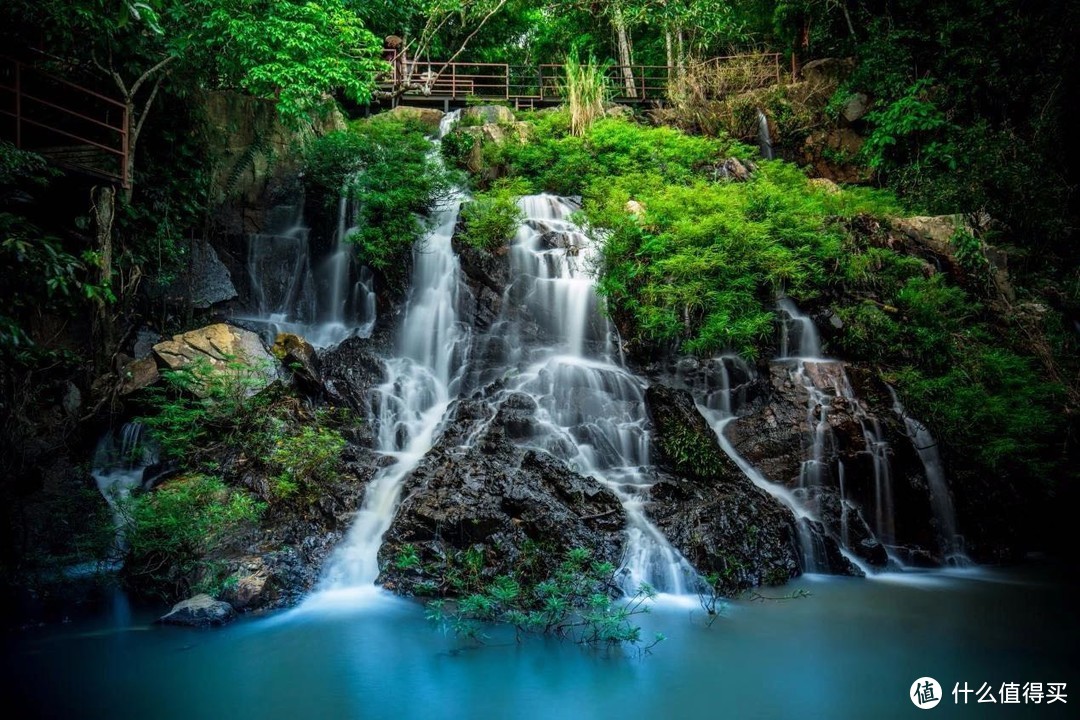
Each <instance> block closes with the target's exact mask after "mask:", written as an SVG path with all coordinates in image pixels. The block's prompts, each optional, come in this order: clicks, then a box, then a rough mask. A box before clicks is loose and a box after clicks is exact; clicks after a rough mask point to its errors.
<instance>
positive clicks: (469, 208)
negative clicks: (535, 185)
mask: <svg viewBox="0 0 1080 720" xmlns="http://www.w3.org/2000/svg"><path fill="white" fill-rule="evenodd" d="M525 190H526V188H525V184H524V183H522V182H520V181H516V182H515V181H505V180H499V181H496V182H495V184H494V185H493V186H492V188H491V189H490V190H487V191H484V192H478V193H476V194H475V195H473V198H472V200H471V201H470V202H469V203H468V204H466V205H465V206H464V207H463V208H462V209H461V217H462V220H463V221H464V223H465V230H464V232H463V234H462V238H463V239H464V240H465V242H467V243H468V244H470V245H472V246H473V247H477V248H481V249H484V250H494V249H496V248H498V247H501V246H503V245H505V244H506V243H507V241H509V240H510V239H511V238H513V236H514V232H515V231H516V230H517V228H518V225H520V224H521V222H522V220H524V219H525V213H524V211H522V209H521V207H520V206H518V203H517V200H518V197H520V196H521V195H523V194H525Z"/></svg>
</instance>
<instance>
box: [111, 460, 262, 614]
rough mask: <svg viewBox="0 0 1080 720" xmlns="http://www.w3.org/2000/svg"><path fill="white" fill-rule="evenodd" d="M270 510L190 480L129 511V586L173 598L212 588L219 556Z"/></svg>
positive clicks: (237, 493)
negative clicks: (132, 584) (131, 583)
mask: <svg viewBox="0 0 1080 720" xmlns="http://www.w3.org/2000/svg"><path fill="white" fill-rule="evenodd" d="M264 508H265V506H264V505H263V504H262V503H260V502H258V501H256V500H255V498H254V497H252V496H251V495H250V494H248V493H246V492H244V491H241V490H235V489H230V488H228V487H226V486H225V484H224V483H223V482H222V481H221V479H220V478H216V477H211V476H207V475H189V476H184V477H180V478H177V479H175V480H171V481H169V482H167V483H165V484H164V485H162V486H161V487H159V488H157V489H156V490H154V491H153V492H150V493H145V494H142V495H136V496H134V497H133V498H131V499H130V500H129V501H128V503H127V504H126V506H125V507H124V513H125V515H126V518H127V523H126V531H125V538H126V540H127V542H128V546H129V553H128V561H127V563H126V564H125V566H124V573H125V575H126V577H127V578H128V580H129V581H133V582H137V583H138V584H139V585H140V586H143V587H151V588H154V589H156V590H158V591H160V592H162V593H163V594H166V595H169V596H176V595H182V594H185V593H189V592H191V591H192V590H193V589H195V588H196V586H202V585H206V584H213V583H214V582H216V578H214V577H212V575H213V571H214V564H213V561H212V557H213V555H214V553H215V552H216V551H218V550H220V549H222V548H224V547H225V546H227V545H228V544H229V543H230V542H231V541H233V540H234V539H236V538H237V537H238V536H239V535H240V534H241V533H242V532H243V531H244V530H245V529H248V528H250V527H251V526H252V525H253V524H254V523H255V522H256V521H257V520H258V519H259V516H260V515H261V514H262V512H263V510H264Z"/></svg>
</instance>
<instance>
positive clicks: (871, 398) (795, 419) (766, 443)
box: [725, 361, 937, 566]
mask: <svg viewBox="0 0 1080 720" xmlns="http://www.w3.org/2000/svg"><path fill="white" fill-rule="evenodd" d="M794 367H795V366H794V364H793V363H790V362H783V361H778V362H772V363H769V365H768V367H767V368H766V372H767V375H766V377H767V379H768V385H767V387H766V388H765V389H764V393H763V395H762V396H761V397H760V399H759V400H758V402H757V404H756V407H755V408H754V411H753V412H750V413H747V414H745V415H742V416H741V417H739V418H738V419H737V420H735V421H734V422H732V423H731V424H729V425H728V426H727V427H726V428H725V433H726V436H727V438H728V439H729V440H730V441H731V443H732V445H733V446H734V448H735V450H736V452H738V453H739V454H740V455H741V456H742V457H743V458H745V459H746V460H747V461H748V462H750V463H751V464H752V465H754V467H756V468H757V469H758V470H759V471H760V472H761V473H762V474H763V475H764V476H765V477H766V478H768V479H769V480H770V481H772V482H775V483H778V484H780V485H784V486H786V487H788V488H791V489H792V490H795V491H797V492H798V493H799V494H801V495H802V496H803V501H804V502H805V503H806V505H807V506H808V507H810V508H811V509H813V510H814V511H816V512H817V514H818V516H819V517H820V518H821V520H822V523H823V526H824V530H825V532H826V534H827V535H828V536H829V537H831V538H832V539H833V540H834V541H836V542H838V543H840V542H843V539H844V537H845V533H846V537H847V546H848V549H849V550H850V551H851V552H853V553H855V554H856V555H858V556H859V557H860V558H861V559H862V560H863V561H865V562H867V563H868V564H870V565H874V566H881V565H884V564H885V562H886V558H885V557H884V556H885V552H886V550H888V546H891V545H911V546H917V547H923V548H928V549H932V548H935V547H936V545H937V543H936V541H935V539H934V536H933V532H932V529H931V527H930V518H931V517H932V516H933V513H932V512H931V510H930V507H929V495H928V490H927V485H926V480H925V477H924V476H923V471H922V464H921V462H920V460H919V458H918V455H917V454H916V453H915V451H914V449H913V447H912V445H911V441H910V439H909V438H908V437H907V434H906V432H905V430H904V427H903V423H902V422H901V421H900V419H899V418H897V417H896V415H895V414H894V413H893V412H892V409H891V399H890V398H889V396H888V394H887V389H886V388H884V387H883V386H882V385H881V383H880V382H879V381H878V380H876V374H875V373H874V372H873V371H872V370H869V369H863V368H861V367H858V366H852V365H846V364H842V363H839V362H829V363H806V374H807V376H808V377H809V378H810V380H811V381H812V382H813V384H814V385H815V386H816V387H817V388H819V389H821V390H823V391H825V392H826V394H827V395H829V396H830V401H831V407H830V408H829V410H828V415H827V418H828V429H829V431H830V438H829V441H828V442H826V444H825V450H824V456H823V458H822V470H821V472H820V480H819V484H818V485H816V486H814V487H811V488H809V489H800V471H801V468H802V463H803V460H804V459H805V458H806V457H807V456H808V455H807V454H808V452H809V448H810V447H811V446H812V444H813V427H812V424H811V418H813V422H814V423H815V424H816V422H817V418H819V417H820V413H821V412H822V408H821V407H819V406H818V407H815V408H814V409H813V410H811V409H810V407H809V402H810V395H809V393H808V391H807V388H806V387H804V386H803V385H802V384H801V383H799V382H796V381H795V380H794V379H793V377H792V371H793V369H794ZM845 377H846V378H847V379H848V380H849V381H850V384H851V386H852V387H853V389H854V390H855V396H856V397H857V398H858V399H857V400H848V399H846V398H844V397H838V396H837V393H836V390H835V388H836V387H837V386H838V385H840V384H842V383H843V382H844V378H845ZM868 427H876V428H877V432H878V433H879V435H880V439H882V440H884V442H885V443H886V445H885V447H884V448H883V450H882V452H883V453H884V455H885V457H886V459H887V460H888V466H889V468H888V474H889V476H888V478H883V481H884V482H887V483H888V485H889V488H890V489H891V493H890V495H891V498H892V508H891V511H883V513H882V520H881V522H882V526H881V527H879V528H875V529H872V523H873V522H877V520H876V519H875V518H876V515H877V502H878V499H877V498H878V478H877V476H876V475H875V464H874V455H873V454H872V453H871V452H870V451H869V448H868V444H867V435H866V428H868ZM841 465H843V481H844V493H843V495H844V498H845V499H846V503H845V502H842V501H841V491H840V466H841ZM889 518H893V519H892V520H889ZM879 536H880V537H879Z"/></svg>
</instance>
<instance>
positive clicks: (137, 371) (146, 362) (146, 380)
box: [117, 357, 161, 397]
mask: <svg viewBox="0 0 1080 720" xmlns="http://www.w3.org/2000/svg"><path fill="white" fill-rule="evenodd" d="M160 378H161V372H160V371H159V370H158V365H157V361H156V360H155V359H154V358H153V357H144V358H142V359H141V360H132V361H131V362H129V363H126V364H125V365H124V366H123V367H121V368H120V383H119V385H118V387H117V393H118V394H119V395H120V397H125V396H127V395H131V394H132V393H133V392H136V391H138V390H142V389H143V388H144V387H149V386H150V385H153V384H154V383H156V382H157V381H158V380H159V379H160Z"/></svg>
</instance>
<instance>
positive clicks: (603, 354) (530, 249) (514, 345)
mask: <svg viewBox="0 0 1080 720" xmlns="http://www.w3.org/2000/svg"><path fill="white" fill-rule="evenodd" d="M519 204H520V206H521V208H522V210H523V211H524V213H525V216H526V220H525V222H524V223H523V224H522V225H521V227H520V228H519V229H518V231H517V234H516V236H515V238H514V240H513V243H512V245H511V247H510V267H511V284H510V287H509V288H508V289H507V298H506V301H505V302H504V308H506V309H507V310H506V311H505V312H504V317H503V318H502V319H501V321H500V322H499V323H497V325H496V326H495V328H494V329H493V331H492V333H491V334H492V335H494V336H497V337H496V340H497V341H498V342H499V343H500V344H501V346H502V347H503V348H504V352H503V360H502V362H501V363H497V367H496V368H494V370H493V372H491V373H490V375H491V376H494V377H505V378H510V380H509V382H508V383H507V390H506V391H505V392H504V395H505V394H509V393H524V394H527V395H529V396H530V397H531V398H532V399H533V400H534V401H535V403H536V406H537V408H538V409H537V411H536V414H535V418H534V426H533V428H532V435H531V437H530V438H529V439H527V440H526V441H524V444H526V445H529V446H531V447H537V448H540V449H542V450H545V451H547V452H550V453H551V454H553V455H555V456H556V457H559V458H561V459H563V460H565V461H566V462H567V463H568V464H569V465H570V467H572V468H573V469H575V470H576V471H577V472H579V473H582V474H584V475H589V476H591V477H593V478H595V479H596V480H598V481H599V482H601V483H602V484H603V485H605V486H606V487H608V488H609V489H610V490H611V491H612V492H614V493H615V495H616V496H617V497H618V498H619V499H620V501H621V502H622V504H623V508H624V510H625V512H626V515H627V518H628V527H627V544H626V550H625V556H624V558H623V564H622V568H621V574H620V577H621V581H620V584H621V585H622V587H623V589H624V590H625V591H626V592H627V593H628V594H631V595H632V594H634V593H636V592H637V590H638V588H639V587H640V586H641V585H642V584H643V583H647V584H648V585H650V586H651V587H652V588H654V589H655V590H657V591H658V592H661V593H670V594H683V593H686V592H688V591H690V590H692V589H694V586H695V583H696V579H697V573H696V571H695V570H694V569H693V567H691V566H690V564H689V563H687V562H686V560H685V559H683V557H682V556H681V555H680V554H679V553H678V552H677V551H676V550H675V549H674V548H672V546H671V545H670V544H669V543H668V541H667V540H666V538H665V537H664V535H663V533H661V532H660V531H659V530H658V529H657V528H656V526H655V525H653V524H652V522H650V521H649V519H648V517H647V516H646V514H645V502H646V500H645V496H646V494H647V491H648V488H649V486H650V485H651V484H652V482H653V478H652V477H651V476H650V474H649V473H648V471H647V469H648V467H649V466H650V464H651V459H650V454H651V449H650V445H651V441H650V437H649V433H648V431H647V428H646V425H647V422H648V420H647V416H646V411H645V396H644V392H645V387H646V382H645V381H644V380H643V379H642V378H640V377H637V376H635V375H634V374H632V373H631V372H629V371H628V370H627V369H626V367H625V366H624V365H623V363H622V359H621V357H620V354H619V345H618V341H617V337H616V333H615V331H614V328H613V327H612V326H611V325H610V323H609V322H608V320H607V317H606V316H605V315H604V313H603V312H602V310H601V307H600V300H599V298H598V296H597V294H596V287H595V281H594V277H593V274H594V270H595V262H596V248H595V245H594V242H593V241H592V240H590V239H589V238H588V237H586V236H585V234H584V233H583V232H582V231H581V229H580V228H578V227H577V226H576V225H574V223H573V222H572V221H571V219H570V216H571V214H572V213H573V212H574V211H575V210H577V205H576V204H575V203H574V202H573V201H572V200H570V199H568V198H562V197H557V196H553V195H534V196H527V197H524V198H522V199H521V200H520V203H519Z"/></svg>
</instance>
